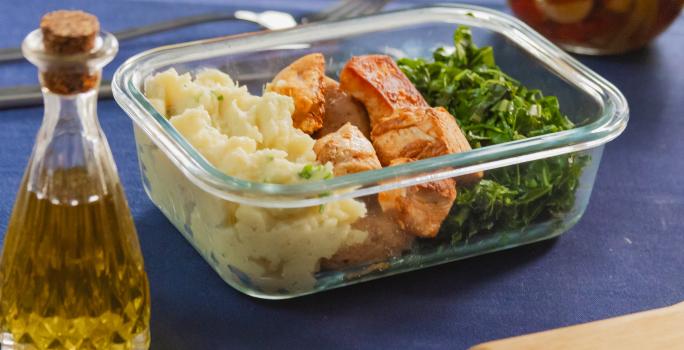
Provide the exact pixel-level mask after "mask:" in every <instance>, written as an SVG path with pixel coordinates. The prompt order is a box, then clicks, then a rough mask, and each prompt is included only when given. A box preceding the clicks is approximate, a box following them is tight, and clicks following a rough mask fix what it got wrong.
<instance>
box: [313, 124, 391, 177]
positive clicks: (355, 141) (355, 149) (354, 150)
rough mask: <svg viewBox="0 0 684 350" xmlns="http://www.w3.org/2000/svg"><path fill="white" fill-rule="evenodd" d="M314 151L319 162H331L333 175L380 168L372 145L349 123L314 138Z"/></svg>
mask: <svg viewBox="0 0 684 350" xmlns="http://www.w3.org/2000/svg"><path fill="white" fill-rule="evenodd" d="M314 152H315V153H316V158H317V159H318V161H319V162H321V163H326V162H331V163H332V164H333V172H334V173H335V176H342V175H345V174H353V173H358V172H361V171H367V170H373V169H380V168H381V166H380V161H379V160H378V156H377V155H376V154H375V149H373V145H371V143H370V141H368V139H366V137H365V136H363V134H362V133H361V131H360V130H359V129H358V128H357V127H356V126H354V125H351V124H350V123H346V124H344V125H343V126H342V127H341V128H340V129H339V130H337V131H336V132H334V133H331V134H328V135H326V136H324V137H322V138H320V139H318V140H316V143H315V144H314Z"/></svg>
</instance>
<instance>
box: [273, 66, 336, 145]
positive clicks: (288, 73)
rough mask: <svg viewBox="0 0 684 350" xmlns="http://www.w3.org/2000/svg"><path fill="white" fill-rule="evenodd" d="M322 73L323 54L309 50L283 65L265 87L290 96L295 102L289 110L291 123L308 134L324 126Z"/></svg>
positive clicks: (323, 71) (323, 74)
mask: <svg viewBox="0 0 684 350" xmlns="http://www.w3.org/2000/svg"><path fill="white" fill-rule="evenodd" d="M324 76H325V60H324V58H323V55H322V54H320V53H312V54H309V55H306V56H303V57H301V58H299V59H298V60H296V61H294V62H292V63H291V64H290V65H289V66H287V67H285V68H284V69H283V70H281V71H280V72H279V73H278V74H277V75H276V76H275V78H273V81H272V82H271V83H270V84H268V85H267V86H266V90H268V91H273V92H275V93H278V94H281V95H286V96H290V97H292V99H293V100H294V106H295V110H294V113H293V114H292V122H293V125H294V126H295V127H296V128H298V129H300V130H302V131H304V132H305V133H307V134H313V133H314V132H315V131H316V130H318V129H320V128H321V127H322V126H323V114H324V113H325V100H324V97H323V77H324Z"/></svg>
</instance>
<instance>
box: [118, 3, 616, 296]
mask: <svg viewBox="0 0 684 350" xmlns="http://www.w3.org/2000/svg"><path fill="white" fill-rule="evenodd" d="M458 25H467V26H470V27H471V28H472V31H473V37H474V41H475V42H476V43H478V44H479V45H480V46H485V45H491V46H492V47H493V49H494V53H495V57H496V60H497V64H498V65H499V66H500V67H501V68H502V70H503V71H504V72H507V73H508V74H509V75H511V76H512V77H514V78H516V79H519V80H520V81H521V82H522V83H523V84H524V85H526V86H530V87H534V88H538V89H541V90H542V91H543V92H544V93H545V94H547V95H555V96H557V97H558V99H559V101H560V105H561V109H562V112H563V113H565V114H567V115H568V116H569V118H570V119H571V120H572V121H573V122H575V123H576V124H577V127H576V128H574V129H571V130H567V131H563V132H558V133H552V134H546V135H542V136H537V137H531V138H527V139H523V140H519V141H515V142H510V143H504V144H498V145H493V146H487V147H482V148H477V149H474V150H472V151H469V152H464V153H459V154H451V155H446V156H441V157H436V158H429V159H425V160H420V161H415V162H412V163H406V164H402V165H398V166H392V167H388V168H383V169H379V170H372V171H367V172H361V173H356V174H352V175H345V176H340V177H335V178H332V179H327V180H319V181H313V182H303V183H297V184H289V185H281V184H270V183H257V182H250V181H246V180H242V179H238V178H234V177H231V176H228V175H225V174H224V173H222V172H220V171H219V170H218V169H217V168H215V167H214V166H212V165H211V164H210V163H209V162H208V161H207V160H206V159H205V158H204V157H202V156H201V155H200V154H199V153H198V151H197V150H195V149H194V148H193V147H191V146H190V144H189V143H188V142H187V141H186V140H185V139H184V138H183V137H182V136H181V135H180V134H179V133H178V132H177V131H176V129H175V128H174V127H173V126H172V125H171V124H170V122H169V121H168V120H167V119H166V118H165V117H164V116H162V115H161V114H159V113H158V112H157V111H156V110H155V109H154V108H153V106H152V105H151V104H150V101H149V100H147V99H146V98H145V96H144V94H143V91H142V90H143V84H144V81H145V79H146V78H147V77H150V76H151V75H152V74H154V73H157V72H160V71H163V70H166V69H168V68H171V67H172V68H174V69H176V70H177V71H178V72H179V73H183V72H196V71H198V70H199V69H202V68H206V67H210V68H218V69H220V70H222V71H224V72H227V73H229V74H230V75H231V77H233V79H235V80H237V81H239V82H240V83H241V84H244V85H247V86H248V88H249V89H250V91H251V92H252V93H253V94H261V92H262V89H263V86H264V84H265V83H267V82H269V81H270V80H271V79H272V78H273V76H274V75H275V74H276V73H277V72H278V71H279V70H280V69H282V68H283V67H285V66H287V65H288V64H290V63H291V62H292V61H294V60H295V59H297V58H298V57H300V56H302V55H304V54H306V53H310V52H322V53H323V54H324V55H325V57H326V62H327V72H326V73H327V74H328V75H329V76H331V77H337V72H339V70H340V68H341V67H342V66H343V65H344V63H345V62H346V61H347V60H348V59H349V58H350V57H351V56H353V55H359V54H369V53H382V54H387V55H390V56H393V57H395V58H399V57H430V56H431V54H432V52H433V50H434V49H436V48H438V47H440V46H446V47H449V46H452V47H453V39H452V38H453V32H454V29H456V27H457V26H458ZM113 90H114V96H115V98H116V100H117V102H118V103H119V104H120V105H121V107H122V108H123V109H124V110H125V111H126V112H127V113H128V115H129V116H130V117H131V119H133V121H134V124H135V128H134V130H135V139H136V142H137V150H138V157H139V162H140V170H141V173H142V180H143V182H144V187H145V189H146V191H147V193H148V195H149V197H150V198H151V199H152V201H153V202H154V203H155V204H156V205H157V206H158V207H159V209H160V210H161V211H162V212H163V213H164V214H165V215H166V217H167V218H168V219H169V220H170V221H171V222H172V223H173V224H174V225H175V227H176V228H177V229H178V230H179V231H180V232H181V233H182V234H183V236H185V238H186V239H187V240H188V241H189V242H190V243H191V244H192V245H193V246H194V247H195V248H196V249H197V251H198V252H199V253H200V254H201V255H202V256H203V257H204V259H205V260H206V261H207V262H208V263H209V264H210V265H211V266H212V267H213V268H214V270H215V271H216V272H217V273H218V274H219V275H220V276H221V277H222V278H223V279H224V280H225V281H226V282H227V283H228V284H229V285H231V286H233V287H234V288H236V289H238V290H239V291H241V292H244V293H246V294H248V295H251V296H254V297H258V298H267V299H284V298H291V297H295V296H300V295H305V294H310V293H314V292H318V291H323V290H327V289H332V288H337V287H341V286H346V285H349V284H353V283H358V282H362V281H368V280H372V279H375V278H379V277H384V276H388V275H393V274H397V273H401V272H406V271H410V270H415V269H421V268H424V267H428V266H432V265H436V264H442V263H446V262H450V261H455V260H459V259H464V258H467V257H471V256H475V255H480V254H485V253H489V252H494V251H497V250H502V249H508V248H512V247H516V246H519V245H523V244H528V243H532V242H535V241H540V240H545V239H549V238H552V237H556V236H558V235H560V234H561V233H563V232H565V231H567V230H568V229H570V228H571V227H572V226H573V225H574V224H575V223H576V222H577V221H578V220H579V219H580V218H581V216H582V214H583V212H584V210H585V208H586V206H587V203H588V201H589V197H590V194H591V190H592V186H593V184H594V180H595V176H596V171H597V168H598V165H599V162H600V160H601V154H602V152H603V145H604V144H605V143H606V142H608V141H610V140H612V139H614V138H615V137H617V136H618V135H619V134H620V133H621V132H622V131H623V130H624V128H625V127H626V125H627V119H628V107H627V103H626V101H625V98H624V97H623V96H622V94H621V93H620V92H619V91H618V90H617V89H616V88H615V87H614V86H613V85H611V84H610V83H609V82H607V81H606V80H604V79H603V78H601V77H600V76H598V75H597V74H596V73H594V72H592V71H590V70H589V69H588V68H586V67H585V66H583V65H582V64H580V63H579V62H577V61H576V60H575V59H573V58H572V57H570V56H569V55H567V54H566V53H564V52H563V51H562V50H560V49H559V48H557V47H556V46H554V45H553V44H551V43H550V42H549V41H547V40H546V39H544V38H543V37H542V36H541V35H539V34H538V33H536V32H534V31H533V30H532V29H530V28H529V27H528V26H527V25H525V24H524V23H522V22H521V21H519V20H517V19H515V18H512V17H511V16H508V15H506V14H503V13H500V12H497V11H494V10H490V9H485V8H480V7H474V6H465V5H451V6H431V7H425V8H418V9H411V10H403V11H396V12H388V13H383V14H378V15H373V16H369V17H362V18H357V19H352V20H344V21H339V22H332V23H324V24H323V23H320V24H309V25H305V26H300V27H297V28H293V29H289V30H283V31H274V32H261V33H250V34H244V35H238V36H230V37H223V38H217V39H211V40H203V41H196V42H190V43H185V44H180V45H174V46H168V47H162V48H158V49H154V50H150V51H147V52H144V53H141V54H139V55H137V56H135V57H133V58H131V59H129V60H128V61H127V62H126V63H124V64H123V65H122V66H121V67H120V68H119V69H118V71H117V72H116V74H115V77H114V82H113ZM557 161H558V162H565V163H570V164H571V165H572V164H573V162H575V163H574V164H575V165H576V166H571V167H570V168H572V169H575V170H568V171H576V172H577V174H576V175H577V179H578V181H577V183H576V184H571V185H568V187H569V189H568V192H567V193H566V195H567V196H566V197H565V198H566V199H567V200H568V202H567V203H566V204H567V205H566V207H565V209H564V210H563V211H559V212H552V213H546V214H544V215H541V216H537V217H536V219H535V220H533V221H532V222H529V223H527V224H526V225H524V226H521V227H512V228H511V227H499V226H496V225H494V226H492V227H487V228H483V229H482V230H481V231H477V232H452V231H451V230H452V229H451V227H452V226H451V225H450V223H453V222H455V221H458V220H459V215H462V214H463V213H459V212H458V211H454V209H452V215H450V216H449V217H447V219H446V220H445V221H444V223H443V225H442V227H441V231H440V234H439V235H438V236H437V237H436V238H433V239H415V240H414V239H411V240H409V241H407V240H405V239H403V238H401V237H398V236H396V235H395V236H392V235H393V234H395V232H394V231H393V230H394V229H393V228H391V227H392V226H393V223H392V222H389V223H387V222H384V223H382V222H374V220H375V219H378V220H379V221H382V220H381V219H382V217H381V215H380V214H378V211H377V210H375V209H376V208H374V206H375V207H376V206H377V205H376V204H374V203H375V201H376V196H377V194H378V193H380V192H383V191H390V190H394V189H407V188H409V187H411V186H415V185H417V184H424V183H429V182H432V181H437V180H443V179H448V178H453V177H458V176H463V175H465V174H470V173H474V172H479V171H485V173H487V172H490V171H497V169H513V170H516V169H521V168H522V167H528V166H535V164H539V162H557ZM535 162H537V163H535ZM506 167H508V168H506ZM541 195H543V194H541ZM350 205H351V206H358V205H361V206H364V207H365V208H366V209H365V211H366V213H365V219H366V221H364V222H365V224H360V223H359V220H361V219H358V218H350V217H349V215H347V216H345V215H344V213H345V211H344V208H346V207H348V206H350ZM347 213H348V211H347ZM374 215H376V217H374ZM360 216H364V214H361V215H360ZM362 221H363V220H362ZM359 231H362V232H365V234H368V236H366V237H370V236H373V233H372V232H375V236H374V237H379V236H380V237H381V238H380V239H379V240H380V241H383V240H384V241H383V242H382V244H379V245H375V246H373V242H370V243H369V242H368V241H364V237H363V234H362V236H359V237H356V239H357V241H355V242H356V243H359V242H361V243H363V242H366V243H368V244H369V245H370V246H369V247H367V248H368V250H366V251H364V252H363V253H367V254H369V255H370V256H375V257H376V259H366V260H365V261H363V262H358V263H350V264H346V265H345V264H337V265H336V264H335V263H331V261H332V260H331V259H333V255H334V254H337V253H339V252H340V250H341V249H343V248H344V247H345V246H346V245H349V243H348V242H349V241H350V240H353V236H354V235H355V234H358V232H359ZM169 234H171V233H169ZM383 235H384V236H383ZM383 237H384V238H383ZM366 239H369V238H366ZM345 240H346V241H345ZM374 249H375V251H373V250H374ZM378 251H379V253H378ZM357 253H358V254H356V255H355V256H352V258H351V260H352V261H353V260H354V259H355V258H357V259H358V258H359V255H362V254H363V253H360V252H357ZM383 254H384V256H385V258H384V259H377V256H383ZM352 255H353V254H352ZM361 260H363V259H361Z"/></svg>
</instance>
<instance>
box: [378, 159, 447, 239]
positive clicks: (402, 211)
mask: <svg viewBox="0 0 684 350" xmlns="http://www.w3.org/2000/svg"><path fill="white" fill-rule="evenodd" d="M411 161H413V159H409V158H397V159H394V160H393V161H392V162H390V166H392V165H398V164H403V163H408V162H411ZM455 199H456V182H455V180H454V179H444V180H439V181H433V182H428V183H424V184H419V185H415V186H409V187H403V188H398V189H394V190H389V191H385V192H381V193H379V194H378V202H379V203H380V206H381V207H382V210H383V211H384V212H385V213H387V214H389V215H391V216H393V217H394V218H395V220H396V221H397V222H398V223H399V225H400V226H401V228H402V229H403V230H405V231H406V232H408V233H411V234H414V235H416V236H418V237H426V238H429V237H434V236H436V235H437V233H438V232H439V228H440V226H441V225H442V221H444V219H445V218H446V217H447V215H448V214H449V211H450V210H451V206H452V205H453V203H454V200H455Z"/></svg>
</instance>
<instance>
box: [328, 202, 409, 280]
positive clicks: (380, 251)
mask: <svg viewBox="0 0 684 350" xmlns="http://www.w3.org/2000/svg"><path fill="white" fill-rule="evenodd" d="M366 202H367V203H368V214H366V216H365V217H363V218H361V219H359V220H357V221H356V222H355V223H354V224H352V227H353V228H355V229H357V230H361V231H366V232H368V237H367V238H366V240H365V241H363V242H361V243H357V244H353V245H349V246H343V247H341V248H340V249H339V250H338V251H337V252H336V253H335V255H333V256H332V257H331V258H330V259H323V260H322V261H321V266H322V267H323V268H324V269H341V268H344V267H348V266H357V265H360V264H370V263H374V262H379V261H384V260H387V259H389V258H391V257H394V256H398V255H401V253H402V252H404V251H406V250H408V249H409V248H411V244H412V243H413V240H414V236H413V235H411V234H408V233H406V232H405V231H404V230H402V229H401V227H400V225H399V223H398V222H397V221H396V219H395V218H394V217H392V216H390V215H387V214H386V213H383V211H382V209H380V206H379V205H378V202H377V200H376V199H375V196H372V197H368V198H367V201H366Z"/></svg>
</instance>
